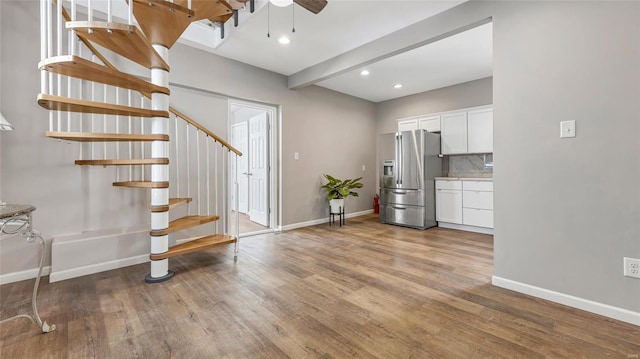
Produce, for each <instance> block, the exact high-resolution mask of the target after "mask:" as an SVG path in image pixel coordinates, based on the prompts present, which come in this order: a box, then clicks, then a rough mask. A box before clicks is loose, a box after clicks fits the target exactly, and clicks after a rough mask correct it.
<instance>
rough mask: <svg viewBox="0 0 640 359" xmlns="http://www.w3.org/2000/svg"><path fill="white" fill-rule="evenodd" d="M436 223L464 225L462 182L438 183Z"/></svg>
mask: <svg viewBox="0 0 640 359" xmlns="http://www.w3.org/2000/svg"><path fill="white" fill-rule="evenodd" d="M436 221H440V222H448V223H457V224H462V184H461V182H460V181H436Z"/></svg>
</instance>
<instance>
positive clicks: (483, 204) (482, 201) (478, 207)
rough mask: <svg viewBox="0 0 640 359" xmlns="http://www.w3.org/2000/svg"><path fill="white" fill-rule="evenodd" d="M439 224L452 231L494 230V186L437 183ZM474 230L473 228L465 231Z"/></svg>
mask: <svg viewBox="0 0 640 359" xmlns="http://www.w3.org/2000/svg"><path fill="white" fill-rule="evenodd" d="M436 220H437V221H438V222H443V223H442V226H445V227H446V226H447V225H446V224H447V223H449V224H456V225H463V226H458V227H449V228H456V229H463V230H471V231H474V230H476V231H478V229H477V228H475V229H474V228H473V227H483V228H491V229H492V228H493V182H492V181H473V180H464V181H458V180H436ZM466 226H471V227H466Z"/></svg>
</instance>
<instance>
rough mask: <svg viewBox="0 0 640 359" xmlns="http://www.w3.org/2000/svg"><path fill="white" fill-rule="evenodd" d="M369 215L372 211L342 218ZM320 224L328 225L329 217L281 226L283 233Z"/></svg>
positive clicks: (354, 213) (346, 215) (348, 214)
mask: <svg viewBox="0 0 640 359" xmlns="http://www.w3.org/2000/svg"><path fill="white" fill-rule="evenodd" d="M371 213H373V209H368V210H366V211H360V212H353V213H347V214H345V216H344V218H353V217H359V216H364V215H365V214H371ZM322 223H329V217H326V218H320V219H314V220H313V221H307V222H299V223H294V224H288V225H286V226H282V230H283V231H288V230H291V229H296V228H302V227H309V226H315V225H317V224H322Z"/></svg>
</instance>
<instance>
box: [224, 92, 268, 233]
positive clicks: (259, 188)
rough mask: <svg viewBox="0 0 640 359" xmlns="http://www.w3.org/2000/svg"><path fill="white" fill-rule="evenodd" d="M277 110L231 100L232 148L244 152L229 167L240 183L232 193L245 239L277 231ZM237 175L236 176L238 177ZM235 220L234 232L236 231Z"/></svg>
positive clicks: (232, 207)
mask: <svg viewBox="0 0 640 359" xmlns="http://www.w3.org/2000/svg"><path fill="white" fill-rule="evenodd" d="M276 111H277V108H275V107H271V106H267V105H262V104H254V103H250V102H245V101H237V100H230V101H229V129H230V130H229V133H230V134H231V135H230V140H231V145H232V146H233V147H235V148H237V149H238V150H240V151H241V152H242V156H241V157H239V158H238V161H237V168H235V162H234V161H232V162H230V164H229V166H230V167H229V169H230V171H229V175H230V178H229V180H230V183H231V184H233V183H234V180H235V178H237V181H238V192H237V193H238V205H237V206H238V208H235V207H236V201H235V196H236V191H233V190H232V191H230V196H231V198H230V206H229V208H230V210H231V216H232V217H231V218H233V217H234V216H235V214H236V213H235V212H236V211H238V212H239V221H238V223H239V225H238V228H239V233H240V235H241V236H246V235H253V234H260V233H265V232H270V231H273V228H274V211H273V210H272V209H273V208H274V199H275V193H274V192H275V191H274V184H275V181H274V174H273V171H272V168H273V166H272V162H273V159H274V156H273V155H274V153H275V151H274V140H273V139H274V138H273V132H272V128H273V119H274V118H275V115H276ZM234 176H235V177H234ZM234 227H235V221H233V220H232V221H231V228H232V229H233V230H232V231H231V233H233V232H234V230H235V228H234Z"/></svg>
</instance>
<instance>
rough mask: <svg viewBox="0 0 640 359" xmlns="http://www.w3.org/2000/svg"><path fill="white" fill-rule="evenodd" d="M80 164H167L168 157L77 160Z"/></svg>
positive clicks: (77, 163)
mask: <svg viewBox="0 0 640 359" xmlns="http://www.w3.org/2000/svg"><path fill="white" fill-rule="evenodd" d="M75 163H76V165H79V166H125V165H167V164H169V159H168V158H133V159H118V160H76V162H75Z"/></svg>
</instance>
